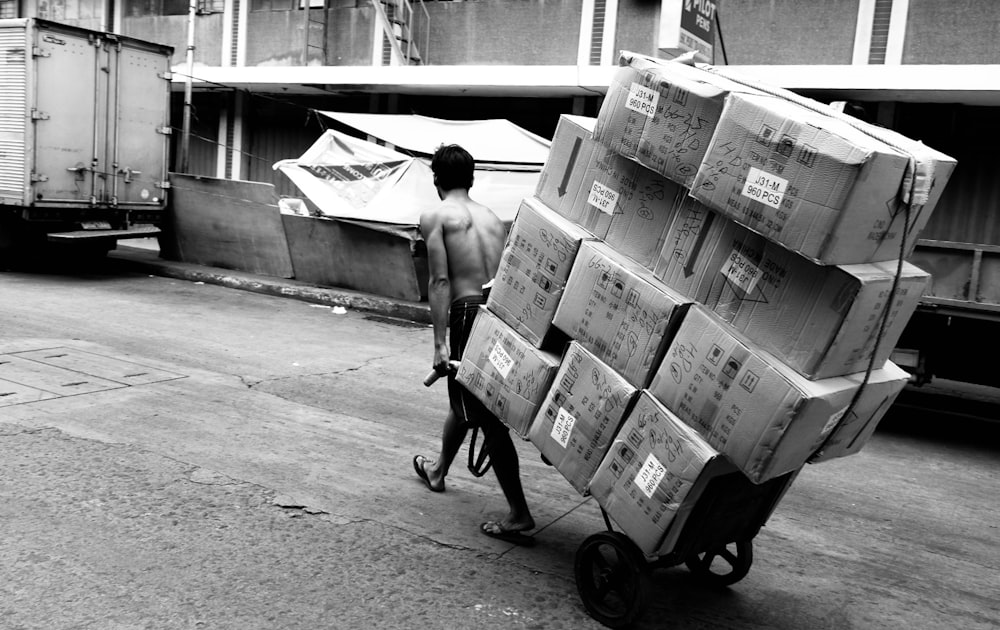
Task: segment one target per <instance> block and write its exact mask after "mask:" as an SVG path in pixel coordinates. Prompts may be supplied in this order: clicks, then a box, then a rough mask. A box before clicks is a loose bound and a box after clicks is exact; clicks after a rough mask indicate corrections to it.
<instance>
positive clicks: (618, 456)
mask: <svg viewBox="0 0 1000 630" xmlns="http://www.w3.org/2000/svg"><path fill="white" fill-rule="evenodd" d="M730 470H732V465H731V464H729V463H728V462H727V461H726V460H725V458H724V457H722V456H720V455H719V453H718V452H717V451H716V450H715V449H714V448H712V447H711V446H710V445H709V444H708V442H706V441H705V439H704V438H702V437H701V436H700V435H698V433H697V432H696V431H694V430H693V429H691V427H689V426H687V425H685V424H684V423H683V422H681V421H680V420H679V419H678V418H677V416H675V415H674V414H673V413H671V412H670V411H669V410H668V409H667V408H666V407H664V406H663V405H662V404H661V403H659V402H658V401H657V400H655V399H654V398H653V397H652V396H650V394H649V392H646V391H642V392H640V393H639V394H638V396H637V397H636V401H635V406H634V407H633V408H632V410H631V411H630V412H629V414H628V416H627V417H626V418H625V421H624V422H623V423H622V426H621V429H619V431H618V435H617V437H615V439H614V442H613V443H612V444H611V448H610V450H609V452H608V454H607V456H606V457H605V458H604V461H602V462H601V465H600V466H599V467H598V469H597V472H596V473H595V474H594V478H593V480H592V481H591V482H590V494H591V495H592V496H593V497H594V498H595V499H596V500H597V503H598V505H600V506H601V507H602V508H604V510H605V511H606V512H607V513H608V516H610V517H611V518H612V519H613V520H614V521H615V523H617V524H618V526H619V527H620V528H621V529H622V531H623V532H624V533H625V534H626V535H627V536H628V537H629V538H630V539H631V540H632V542H634V543H635V544H636V545H637V546H638V547H639V548H640V549H641V550H642V551H643V552H644V553H645V554H647V555H653V554H654V553H655V552H656V551H657V550H658V549H660V547H661V546H662V544H663V541H664V538H665V536H666V534H667V530H668V529H669V528H670V525H671V523H672V522H673V520H674V519H675V518H677V517H678V514H679V513H681V512H683V511H685V510H687V511H690V509H691V505H689V504H688V503H687V502H686V501H685V499H686V498H687V497H688V495H689V493H690V492H691V490H692V488H693V487H694V486H695V484H696V483H698V482H699V479H700V478H702V477H703V476H713V475H716V474H721V473H722V472H728V471H730Z"/></svg>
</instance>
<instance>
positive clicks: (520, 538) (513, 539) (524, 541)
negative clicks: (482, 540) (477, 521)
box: [479, 521, 535, 547]
mask: <svg viewBox="0 0 1000 630" xmlns="http://www.w3.org/2000/svg"><path fill="white" fill-rule="evenodd" d="M534 527H535V524H534V523H533V522H532V523H525V524H519V525H512V524H506V523H503V522H501V521H486V522H485V523H483V524H482V525H480V526H479V531H481V532H482V533H483V534H485V535H487V536H489V537H490V538H496V539H498V540H502V541H504V542H509V543H511V544H514V545H521V546H522V547H533V546H534V545H535V538H534V537H533V536H528V535H526V534H525V533H524V532H526V531H528V530H529V529H533V528H534Z"/></svg>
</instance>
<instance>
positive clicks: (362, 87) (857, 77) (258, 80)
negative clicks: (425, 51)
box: [173, 64, 1000, 105]
mask: <svg viewBox="0 0 1000 630" xmlns="http://www.w3.org/2000/svg"><path fill="white" fill-rule="evenodd" d="M616 69H617V68H616V67H615V66H291V67H289V66H267V67H261V66H253V67H219V66H196V67H195V68H194V70H193V72H191V74H193V75H194V77H195V78H194V79H192V81H191V84H192V89H194V90H198V91H204V90H213V89H242V90H249V91H251V92H259V93H268V94H317V95H319V94H338V93H350V94H358V93H367V94H409V95H427V96H493V97H529V98H530V97H540V98H558V97H572V96H595V95H598V96H601V95H604V94H605V93H606V92H607V89H608V85H609V84H610V82H611V79H612V77H613V76H614V73H615V70H616ZM729 69H731V70H735V71H738V72H741V73H745V74H746V75H747V76H748V77H751V78H753V79H756V80H759V81H763V82H766V83H770V84H773V85H777V86H779V87H783V88H786V89H789V90H793V91H795V92H799V93H802V94H806V95H808V96H813V97H815V98H821V99H824V98H825V99H830V100H860V101H906V102H926V103H964V104H967V105H1000V65H943V64H942V65H894V66H886V65H879V66H870V65H819V66H817V65H810V66H730V67H729ZM187 75H188V72H187V68H186V67H185V66H183V65H178V66H175V67H174V76H173V82H174V89H175V90H178V91H179V90H183V89H184V86H185V84H186V82H187Z"/></svg>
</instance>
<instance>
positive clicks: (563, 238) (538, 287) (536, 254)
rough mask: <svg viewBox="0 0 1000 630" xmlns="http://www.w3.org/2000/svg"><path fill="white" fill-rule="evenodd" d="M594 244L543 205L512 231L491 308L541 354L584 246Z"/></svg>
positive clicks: (525, 209) (532, 205)
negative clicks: (588, 243)
mask: <svg viewBox="0 0 1000 630" xmlns="http://www.w3.org/2000/svg"><path fill="white" fill-rule="evenodd" d="M587 238H593V236H592V235H591V234H590V233H588V232H587V231H586V230H585V229H583V228H582V227H580V226H578V225H576V224H574V223H573V222H571V221H568V220H566V219H565V218H563V217H561V216H559V215H558V214H556V213H555V212H553V211H552V210H550V209H549V208H547V207H545V205H544V204H543V203H542V202H541V201H539V200H538V199H534V198H529V199H525V200H523V201H522V202H521V206H520V208H519V209H518V211H517V216H516V217H515V218H514V223H513V224H512V225H511V228H510V232H509V233H508V235H507V242H506V244H505V245H504V250H503V254H502V255H501V258H500V266H499V268H498V269H497V273H496V277H495V282H494V283H493V289H492V290H491V291H490V297H489V298H488V299H487V302H486V306H487V307H488V308H489V309H490V310H491V311H493V312H494V313H496V315H497V316H498V317H500V319H502V320H503V321H504V322H506V323H507V325H509V326H511V327H512V328H514V329H515V330H516V331H517V332H518V333H520V334H521V335H522V336H523V337H524V338H525V339H527V340H528V341H529V342H530V343H531V344H532V345H534V346H535V347H536V348H539V347H542V345H543V343H544V342H545V340H546V335H547V333H548V332H549V328H550V326H551V324H552V317H553V315H555V312H556V306H557V305H558V304H559V299H560V297H562V293H563V287H564V286H565V285H566V278H567V277H569V272H570V269H572V267H573V260H574V259H575V258H576V252H577V249H578V248H579V246H580V241H582V240H584V239H587Z"/></svg>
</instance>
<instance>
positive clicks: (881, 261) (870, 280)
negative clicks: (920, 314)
mask: <svg viewBox="0 0 1000 630" xmlns="http://www.w3.org/2000/svg"><path fill="white" fill-rule="evenodd" d="M954 166H955V161H954V160H952V159H951V158H949V157H948V156H945V155H943V154H940V153H938V152H936V151H933V150H932V149H929V148H927V147H925V146H923V145H921V144H919V143H917V142H914V141H912V140H909V139H907V138H904V137H902V136H899V135H898V134H894V133H892V132H889V131H887V130H883V129H876V128H867V127H865V126H864V124H863V123H860V122H857V123H852V122H851V121H849V120H848V119H846V118H845V117H843V116H842V115H839V114H837V113H835V112H834V111H833V110H831V109H829V108H826V107H825V106H823V105H821V104H819V103H813V102H811V101H806V100H805V99H802V98H801V97H798V96H796V95H792V94H789V93H786V92H782V91H781V90H777V89H770V88H766V87H761V86H754V87H750V86H747V85H744V84H743V83H741V82H738V81H736V80H733V79H731V78H726V77H723V76H721V75H720V74H718V73H717V72H715V71H713V69H711V68H707V67H704V68H696V67H692V66H687V65H682V64H679V63H674V62H662V61H657V60H652V59H648V58H645V57H642V56H638V55H632V54H630V53H625V54H623V56H622V67H621V68H620V69H619V71H618V73H617V75H616V77H615V81H614V82H613V84H612V86H611V88H610V89H609V92H608V95H607V98H606V99H605V101H604V104H603V106H602V109H601V111H600V114H599V116H598V118H597V119H596V120H594V119H589V118H582V117H574V116H563V117H562V119H561V120H560V122H559V125H558V128H557V130H556V134H555V138H554V139H553V144H552V149H551V153H550V156H549V159H548V161H547V162H546V165H545V168H544V170H543V173H542V176H541V178H540V181H539V185H538V189H537V191H536V195H535V197H534V198H532V199H528V200H525V201H524V202H523V204H522V207H521V209H520V211H519V213H518V215H517V218H516V220H515V222H514V224H513V226H512V229H511V233H510V236H509V238H508V241H507V246H506V248H505V250H504V254H503V259H502V262H501V265H500V270H499V272H498V273H497V277H496V282H495V288H494V290H493V293H492V294H491V296H490V299H489V302H488V304H487V307H486V308H485V309H484V312H483V316H481V317H480V319H479V320H478V321H477V324H476V330H475V331H474V332H473V335H472V339H471V340H470V342H469V349H470V351H469V352H468V353H467V354H466V358H465V359H464V360H463V362H462V367H461V368H460V371H459V376H458V378H459V380H460V381H461V382H463V383H466V384H467V386H469V387H470V388H471V389H472V390H473V391H474V392H476V393H477V394H478V395H479V396H480V398H481V399H483V400H484V402H486V403H487V405H489V406H491V408H492V409H494V410H495V411H496V412H497V415H498V416H499V417H500V418H501V419H502V420H504V421H505V422H506V423H507V424H508V425H509V426H511V427H512V428H513V429H514V430H515V431H517V433H518V434H519V435H521V436H522V437H526V438H528V439H530V440H531V442H532V443H533V444H535V445H536V446H537V447H538V449H539V450H540V451H541V453H542V454H543V455H544V456H545V458H546V459H547V460H548V461H550V462H552V464H553V465H554V466H555V467H556V469H557V470H559V471H560V472H561V473H562V474H563V475H564V476H565V477H566V479H567V480H568V481H569V482H570V483H571V485H572V486H573V487H574V488H575V489H576V490H577V491H579V492H581V493H584V494H586V493H590V494H591V495H593V496H594V497H595V498H596V500H597V501H598V503H599V504H600V505H601V506H602V507H603V508H604V509H605V510H606V511H607V512H608V514H609V515H610V516H611V518H612V519H614V520H615V521H616V522H617V523H618V525H619V526H620V527H621V528H622V529H623V530H624V532H625V533H626V534H627V535H629V536H630V537H631V538H632V539H633V541H634V542H636V544H637V545H638V546H639V547H640V548H641V549H642V550H643V551H644V552H645V553H647V554H650V555H653V554H657V553H659V552H661V551H669V545H670V544H671V541H672V540H674V539H675V538H676V530H677V529H678V528H677V527H675V528H673V531H672V533H671V525H672V524H677V522H678V521H679V520H681V519H682V516H683V515H684V514H686V513H687V512H688V511H690V503H691V500H693V497H694V496H696V494H697V493H696V490H693V489H696V488H698V487H699V486H703V485H704V483H705V479H706V478H709V477H711V476H714V475H718V474H722V473H725V472H731V471H732V470H734V467H735V469H738V470H740V471H742V473H743V474H745V475H746V477H747V478H748V479H749V480H750V481H752V482H753V483H758V484H759V483H764V482H766V481H769V480H771V479H774V478H776V477H778V476H781V475H784V474H787V473H794V472H795V471H797V470H799V469H800V468H801V467H802V466H803V465H804V464H805V463H806V462H819V461H825V460H827V459H832V458H835V457H842V456H845V455H850V454H852V453H855V452H857V451H858V450H860V449H861V447H862V446H863V445H864V443H865V442H866V441H867V439H868V438H869V437H870V435H871V434H872V432H873V431H874V429H875V426H876V424H877V423H878V421H879V420H880V419H881V417H882V415H883V414H884V413H885V411H886V410H887V409H888V407H889V406H890V405H891V403H892V402H893V400H894V399H895V397H896V395H897V394H898V393H899V392H900V391H901V390H902V388H903V386H904V385H905V383H906V381H907V378H908V375H907V374H906V373H905V372H904V371H903V370H901V369H899V368H898V367H897V366H895V365H894V364H893V363H892V362H891V361H889V360H888V358H889V354H890V352H891V351H892V349H893V347H894V346H895V343H896V341H897V340H898V338H899V336H900V334H901V333H902V330H903V328H904V327H905V325H906V323H907V320H908V319H909V317H910V316H911V314H912V313H913V311H914V310H915V308H916V306H917V303H918V300H919V299H920V297H921V294H922V292H923V288H924V286H925V284H926V282H927V281H928V279H929V277H928V275H927V274H926V273H924V272H923V271H921V270H920V269H918V268H916V267H914V266H912V265H909V264H907V263H905V262H904V261H903V258H905V257H906V256H907V255H908V254H909V253H910V249H911V248H912V246H913V244H914V242H915V240H916V235H917V233H919V231H920V229H921V228H922V227H923V225H924V224H925V223H926V221H927V218H928V217H929V215H930V213H931V211H932V210H933V207H934V205H935V204H936V202H937V200H938V199H939V198H940V193H941V190H942V189H943V188H944V185H945V183H946V182H947V180H948V177H949V176H950V174H951V172H952V170H953V169H954ZM692 492H694V493H695V494H692Z"/></svg>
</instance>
